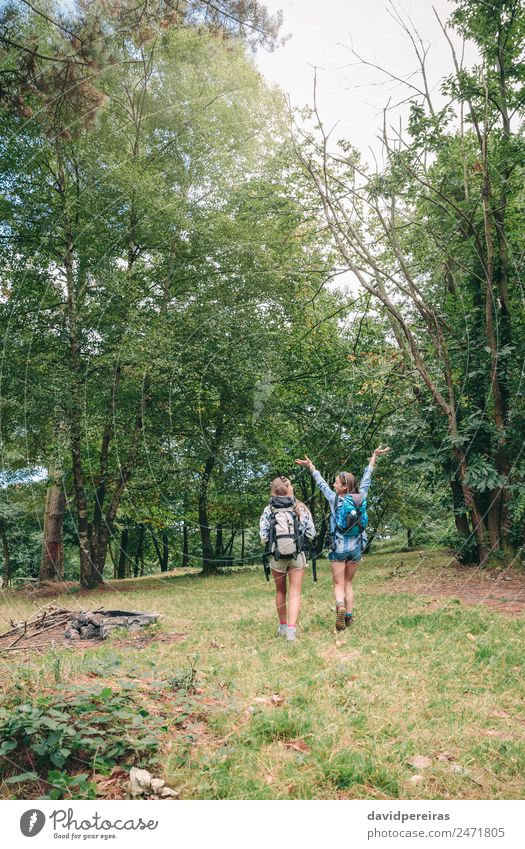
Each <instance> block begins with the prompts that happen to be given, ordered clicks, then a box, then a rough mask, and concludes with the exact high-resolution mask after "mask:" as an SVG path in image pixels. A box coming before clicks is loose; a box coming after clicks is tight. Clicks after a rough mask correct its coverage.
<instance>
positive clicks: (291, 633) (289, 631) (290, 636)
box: [286, 625, 297, 643]
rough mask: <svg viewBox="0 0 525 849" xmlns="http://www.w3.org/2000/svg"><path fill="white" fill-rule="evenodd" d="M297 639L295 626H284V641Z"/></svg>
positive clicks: (290, 641) (289, 641) (291, 641)
mask: <svg viewBox="0 0 525 849" xmlns="http://www.w3.org/2000/svg"><path fill="white" fill-rule="evenodd" d="M296 639H297V628H292V627H291V625H288V626H287V628H286V641H287V642H288V643H293V641H294V640H296Z"/></svg>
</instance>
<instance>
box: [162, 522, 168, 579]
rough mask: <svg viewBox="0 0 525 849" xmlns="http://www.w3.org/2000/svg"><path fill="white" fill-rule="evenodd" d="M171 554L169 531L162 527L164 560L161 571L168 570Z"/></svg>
mask: <svg viewBox="0 0 525 849" xmlns="http://www.w3.org/2000/svg"><path fill="white" fill-rule="evenodd" d="M169 556H170V548H169V541H168V531H167V529H166V528H163V529H162V562H161V564H160V571H161V572H167V571H168V563H169Z"/></svg>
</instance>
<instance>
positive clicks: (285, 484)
mask: <svg viewBox="0 0 525 849" xmlns="http://www.w3.org/2000/svg"><path fill="white" fill-rule="evenodd" d="M291 486H292V482H291V480H290V479H289V478H285V477H284V475H281V477H279V478H274V479H273V481H272V483H271V487H270V492H271V494H272V495H275V496H279V495H280V496H286V495H289V492H288V489H289V487H291ZM292 489H293V487H292ZM294 510H295V512H296V514H297V516H298V517H300V516H301V510H308V507H307V506H306V504H303V502H302V501H299V499H298V498H296V499H295V507H294Z"/></svg>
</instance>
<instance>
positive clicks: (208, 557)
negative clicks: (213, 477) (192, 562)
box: [199, 460, 216, 574]
mask: <svg viewBox="0 0 525 849" xmlns="http://www.w3.org/2000/svg"><path fill="white" fill-rule="evenodd" d="M209 463H210V460H208V463H207V464H206V470H205V472H204V474H203V477H202V480H201V485H200V487H199V530H200V534H201V544H202V571H203V572H204V574H209V573H211V572H215V571H216V563H215V560H214V556H213V546H212V544H211V533H210V525H209V521H208V483H209V479H210V478H209V476H210V474H211V468H213V462H211V468H210V470H209V473H207V468H208V465H209Z"/></svg>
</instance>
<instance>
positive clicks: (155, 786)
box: [151, 778, 166, 793]
mask: <svg viewBox="0 0 525 849" xmlns="http://www.w3.org/2000/svg"><path fill="white" fill-rule="evenodd" d="M165 784H166V782H165V781H164V779H162V778H152V779H151V789H152V790H153V792H154V793H157V791H158V790H160V789H161V787H164V785H165Z"/></svg>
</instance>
